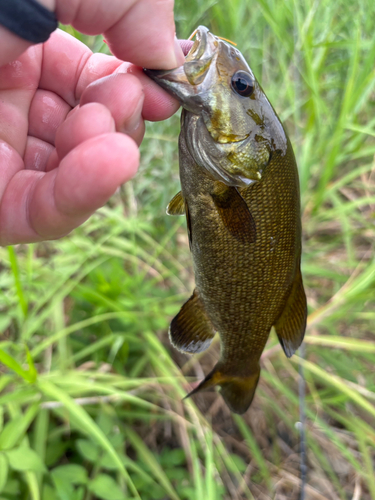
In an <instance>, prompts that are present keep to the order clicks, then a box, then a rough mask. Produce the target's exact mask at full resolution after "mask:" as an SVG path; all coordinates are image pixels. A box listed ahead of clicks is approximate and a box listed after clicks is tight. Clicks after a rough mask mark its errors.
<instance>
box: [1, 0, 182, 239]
mask: <svg viewBox="0 0 375 500" xmlns="http://www.w3.org/2000/svg"><path fill="white" fill-rule="evenodd" d="M39 1H40V3H43V4H44V5H45V6H46V7H47V8H49V9H51V10H55V12H56V16H57V18H58V19H59V21H61V22H62V23H64V24H71V25H73V26H74V27H75V28H76V29H77V30H80V31H82V32H84V33H88V34H93V35H94V34H100V33H103V36H104V38H105V40H106V41H107V43H108V45H109V47H110V49H111V51H112V52H113V53H114V54H115V56H116V57H117V58H118V59H117V58H116V57H111V56H106V55H103V54H92V53H91V51H90V50H89V49H88V48H87V47H86V46H84V45H83V44H81V43H80V42H78V41H77V40H75V39H74V38H73V37H70V36H69V35H67V34H66V33H64V32H62V31H56V32H55V33H53V34H52V35H51V37H50V39H49V40H48V41H47V42H46V43H45V44H43V45H41V44H40V45H35V46H30V43H28V42H26V41H24V40H22V39H21V38H19V37H17V36H16V35H14V34H12V33H11V32H10V31H8V30H6V29H5V28H3V27H2V26H0V47H1V53H0V66H1V68H0V245H10V244H15V243H31V242H35V241H41V240H47V239H55V238H59V237H61V236H64V235H66V234H67V233H69V232H70V231H71V230H72V229H74V228H75V227H77V226H78V225H80V224H81V223H82V222H84V221H85V220H86V219H87V218H88V217H89V216H90V215H91V214H92V213H93V212H94V211H95V210H96V209H97V208H99V207H101V206H102V205H103V204H104V203H106V201H107V200H108V199H109V197H110V196H111V195H112V194H113V193H114V192H115V191H116V189H117V188H118V187H119V186H120V185H121V184H123V183H124V182H126V181H128V180H129V179H131V178H132V177H133V176H134V175H135V173H136V171H137V168H138V165H139V150H138V145H139V144H140V142H141V141H142V138H143V134H144V120H164V119H166V118H168V117H169V116H171V115H172V114H173V113H174V112H175V111H176V110H177V108H178V103H177V101H175V100H173V99H172V98H171V97H170V96H169V95H167V93H166V92H164V91H163V90H162V89H160V88H159V87H158V86H157V85H156V84H154V83H153V82H152V81H151V80H149V79H148V78H147V77H146V76H145V75H144V74H143V72H142V69H141V68H142V67H148V68H156V69H160V68H163V69H170V68H174V67H176V66H179V65H181V64H182V63H183V60H184V56H183V53H182V50H181V48H180V46H179V44H178V43H177V42H176V41H175V37H174V30H175V28H174V20H173V0H111V1H108V0H39ZM124 60H125V61H131V63H132V64H131V63H124V62H123V61H124Z"/></svg>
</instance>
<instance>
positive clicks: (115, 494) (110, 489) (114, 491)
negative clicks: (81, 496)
mask: <svg viewBox="0 0 375 500" xmlns="http://www.w3.org/2000/svg"><path fill="white" fill-rule="evenodd" d="M88 489H89V490H90V491H91V492H92V493H93V494H94V495H95V496H96V497H99V498H102V499H103V500H124V498H125V495H124V492H123V491H122V490H121V489H120V487H119V486H118V484H117V483H116V481H115V480H114V479H113V478H112V477H111V476H108V475H107V474H99V475H98V476H96V478H95V479H93V480H92V481H90V482H89V484H88Z"/></svg>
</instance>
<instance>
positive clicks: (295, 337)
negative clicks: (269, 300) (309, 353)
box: [274, 265, 307, 358]
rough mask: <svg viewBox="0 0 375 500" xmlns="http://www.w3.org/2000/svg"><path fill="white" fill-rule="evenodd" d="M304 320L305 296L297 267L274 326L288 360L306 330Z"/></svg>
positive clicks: (305, 314)
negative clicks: (290, 288)
mask: <svg viewBox="0 0 375 500" xmlns="http://www.w3.org/2000/svg"><path fill="white" fill-rule="evenodd" d="M306 319H307V304H306V295H305V290H304V288H303V282H302V275H301V270H300V267H299V265H298V269H297V272H296V275H295V278H294V282H293V286H292V290H291V292H290V295H289V297H288V300H287V303H286V305H285V308H284V310H283V312H282V313H281V315H280V317H279V319H278V320H277V322H276V323H275V325H274V326H275V330H276V333H277V336H278V337H279V341H280V344H281V346H282V348H283V349H284V352H285V354H286V356H287V357H288V358H290V357H291V356H292V355H293V354H294V353H295V352H296V350H297V349H298V347H299V346H300V345H301V344H302V341H303V337H304V335H305V330H306Z"/></svg>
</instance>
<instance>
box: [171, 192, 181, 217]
mask: <svg viewBox="0 0 375 500" xmlns="http://www.w3.org/2000/svg"><path fill="white" fill-rule="evenodd" d="M167 214H168V215H185V201H184V198H183V196H182V192H181V191H179V192H178V193H177V194H176V195H175V196H173V198H172V199H171V201H170V202H169V203H168V206H167Z"/></svg>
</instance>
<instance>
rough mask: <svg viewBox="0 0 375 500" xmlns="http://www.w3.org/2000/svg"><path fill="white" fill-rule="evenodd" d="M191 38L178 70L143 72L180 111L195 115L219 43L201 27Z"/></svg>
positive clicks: (206, 29)
mask: <svg viewBox="0 0 375 500" xmlns="http://www.w3.org/2000/svg"><path fill="white" fill-rule="evenodd" d="M194 34H195V41H194V43H193V45H192V47H191V49H190V50H189V52H188V54H187V55H186V57H185V62H184V64H183V65H182V66H180V67H178V68H175V69H172V70H151V69H145V70H144V72H145V73H146V75H147V76H149V77H150V78H151V79H152V80H155V81H156V82H157V83H158V85H160V86H161V87H162V88H164V89H165V90H167V91H168V92H169V93H170V94H172V95H173V96H174V97H176V98H177V99H178V100H179V101H180V102H181V104H182V105H183V106H184V108H186V109H188V110H189V111H191V112H193V113H199V111H200V110H201V107H202V102H200V101H201V99H200V94H202V93H204V90H205V85H204V84H205V80H206V76H207V74H208V73H209V71H210V69H211V66H212V64H211V63H212V61H213V59H214V56H215V54H216V53H217V52H218V48H219V43H218V38H217V37H216V36H215V35H213V34H212V33H210V32H209V30H208V28H206V27H205V26H199V27H198V28H197V30H196V31H195V33H193V35H194ZM207 88H209V84H207Z"/></svg>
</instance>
